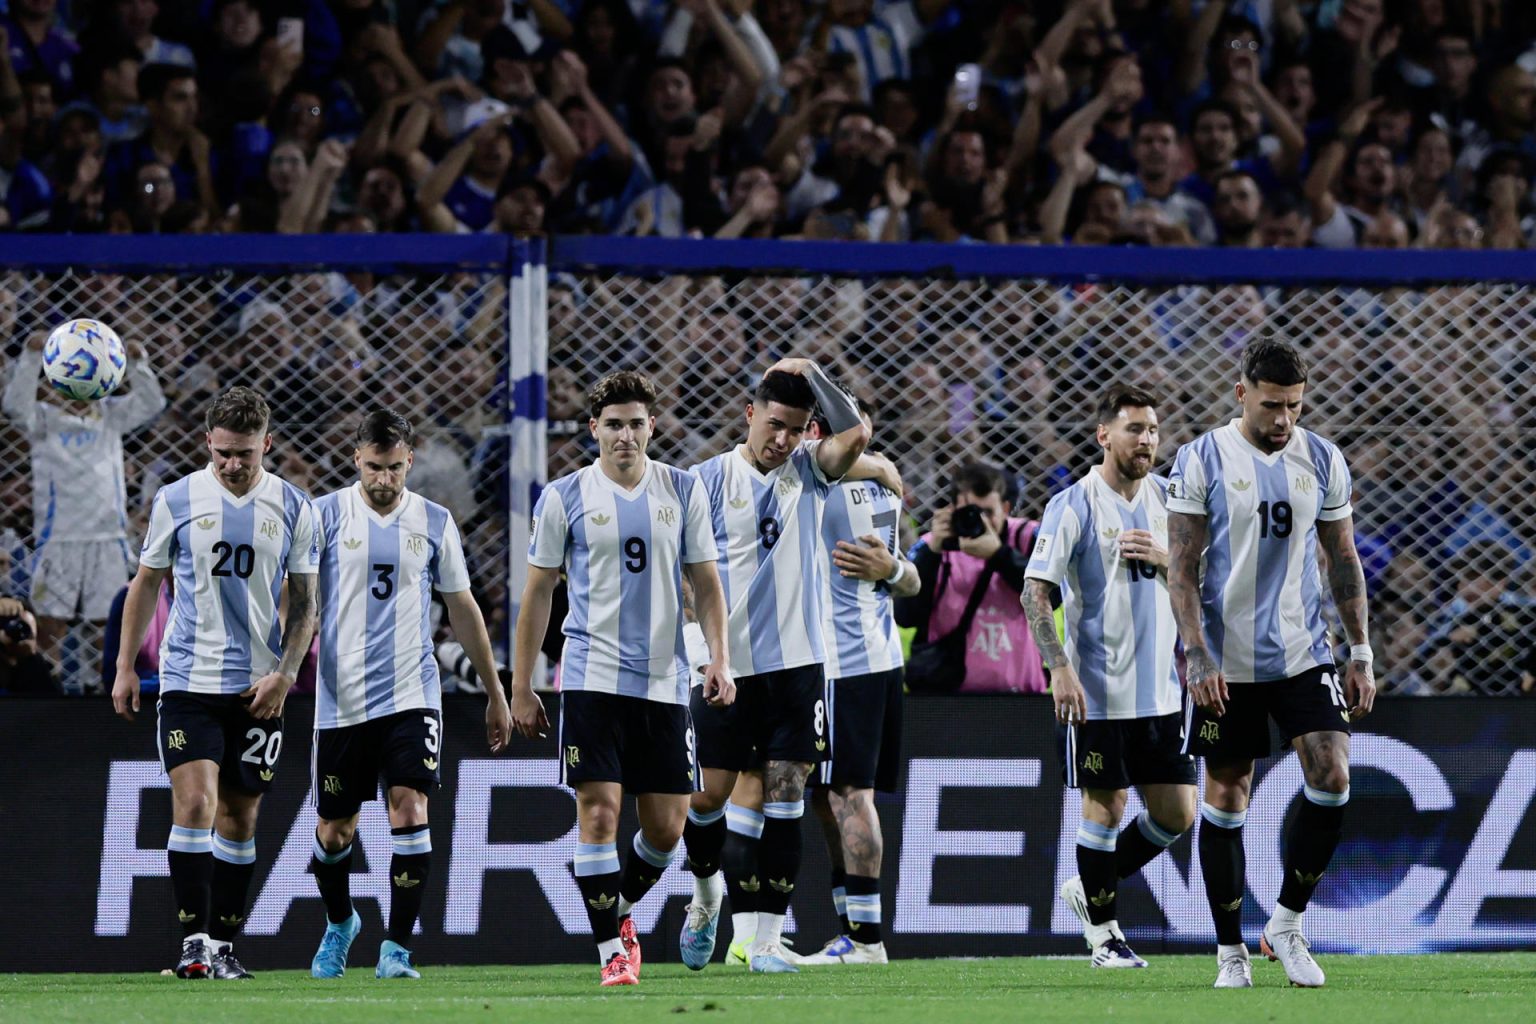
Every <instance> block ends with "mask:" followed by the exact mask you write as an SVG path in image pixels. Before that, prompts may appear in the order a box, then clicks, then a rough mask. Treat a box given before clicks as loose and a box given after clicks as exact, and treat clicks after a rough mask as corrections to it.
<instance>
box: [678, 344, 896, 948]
mask: <svg viewBox="0 0 1536 1024" xmlns="http://www.w3.org/2000/svg"><path fill="white" fill-rule="evenodd" d="M818 407H819V408H820V409H821V410H822V412H823V413H824V414H825V415H826V417H827V420H828V422H829V425H830V429H831V431H832V433H831V435H830V436H829V437H826V438H823V439H822V440H808V439H806V432H807V430H808V429H809V426H810V420H811V413H812V411H813V410H814V409H815V408H818ZM745 418H746V422H747V437H746V441H745V442H744V443H742V444H739V445H737V446H736V447H734V448H732V449H731V450H730V451H727V452H724V453H722V454H720V455H717V456H715V457H714V458H712V459H709V460H707V461H705V462H704V463H702V464H700V465H699V466H697V467H695V470H694V472H695V473H697V474H698V477H699V479H700V480H701V481H703V484H704V489H705V492H706V493H707V494H708V497H709V508H710V515H711V519H712V523H713V528H714V536H715V541H716V544H717V545H718V547H719V551H720V575H721V578H722V580H723V581H724V584H725V588H726V593H727V597H728V600H729V603H730V653H731V671H732V673H733V674H734V675H735V677H736V680H737V687H738V698H737V701H736V703H735V705H733V706H732V707H730V708H713V707H709V706H707V704H706V703H705V702H704V701H703V699H702V695H701V694H698V693H696V694H695V696H694V699H693V712H694V724H695V727H696V728H697V729H698V738H699V762H700V764H701V765H703V768H704V788H703V790H702V791H701V792H699V793H696V794H694V797H693V800H692V802H691V806H690V807H689V810H688V827H687V829H686V830H685V832H684V839H685V840H686V842H687V845H688V866H689V869H690V870H691V871H692V872H693V875H694V895H693V901H692V902H691V903H690V904H689V908H688V917H687V919H686V920H685V921H684V923H683V930H682V935H681V937H680V939H679V944H680V946H681V949H682V956H683V962H684V963H685V964H687V965H688V966H689V967H691V968H693V969H694V970H702V969H703V968H704V967H705V965H707V964H708V963H709V960H710V957H711V956H712V955H713V953H714V947H715V933H716V929H717V927H718V921H719V915H720V906H721V901H722V893H721V885H720V879H719V875H720V872H721V869H722V868H723V869H724V874H725V876H726V879H727V880H728V881H730V882H731V883H732V885H733V886H737V887H738V888H739V887H740V886H742V885H743V884H745V885H746V886H752V885H757V886H758V887H759V888H758V891H757V893H756V904H757V911H756V914H755V920H754V928H753V931H752V944H751V947H750V950H749V952H748V955H747V960H748V966H749V967H750V968H751V969H752V970H754V971H762V972H768V973H790V972H794V971H795V970H796V968H795V966H794V965H793V964H792V963H791V962H790V961H789V959H788V957H787V956H786V955H785V953H784V950H783V948H782V946H781V940H782V931H783V927H784V918H785V916H786V915H787V914H788V912H789V901H790V895H791V893H793V891H794V888H795V882H796V878H797V877H798V875H799V873H800V857H801V839H800V819H801V817H802V816H803V814H804V809H805V800H804V797H805V780H806V776H807V775H808V774H809V773H810V770H811V767H812V765H813V764H815V763H817V762H819V761H822V760H825V759H826V753H827V734H826V733H827V728H826V727H827V722H826V714H827V704H826V699H825V689H824V682H823V673H822V663H823V662H824V661H825V660H826V650H825V641H824V638H823V635H822V624H823V618H824V615H823V609H822V594H821V587H820V584H819V577H818V573H820V572H821V571H822V570H821V568H820V564H819V560H818V551H819V550H820V543H821V541H820V533H821V516H822V510H823V508H824V507H825V505H826V500H827V495H828V492H829V490H830V488H831V486H832V485H833V484H834V483H835V482H837V481H838V480H839V479H841V478H842V477H843V476H844V475H845V474H848V473H849V471H850V470H853V469H854V468H855V466H856V464H858V463H859V460H860V456H861V455H862V453H863V451H864V448H865V446H866V445H867V444H868V443H869V427H868V426H867V425H866V424H865V423H864V421H863V419H861V418H860V416H859V410H858V406H857V404H856V403H855V401H854V400H853V398H852V397H851V396H849V395H848V394H847V393H845V392H844V391H843V390H842V389H840V388H838V387H837V385H835V384H833V383H832V381H831V380H830V379H828V378H827V376H826V374H825V373H823V372H822V370H821V368H820V367H818V366H817V365H816V364H815V363H813V362H811V361H810V360H808V359H785V360H781V361H780V362H778V363H776V364H774V365H773V366H772V367H770V368H769V369H768V372H767V373H765V374H764V376H763V379H762V382H761V383H760V384H759V385H758V387H757V390H756V392H755V393H754V395H753V397H752V399H751V400H750V401H749V402H748V403H747V407H746V412H745ZM877 463H878V465H877ZM869 466H870V467H873V468H870V469H869V470H868V474H861V475H873V474H874V473H877V472H879V471H880V470H885V471H887V472H889V475H890V476H892V477H894V472H892V471H890V466H889V462H888V460H874V459H871V460H870V463H869ZM896 486H899V483H897V484H896ZM742 772H749V773H751V774H752V775H753V776H754V779H753V781H754V782H755V783H757V786H756V787H754V790H755V791H760V792H761V794H762V801H763V804H762V809H761V811H760V812H759V811H757V809H756V808H752V807H735V806H734V805H733V809H732V810H731V811H729V812H728V810H727V807H726V803H727V801H728V800H729V798H730V796H731V791H732V788H733V787H734V786H735V784H736V779H737V775H738V774H739V773H742ZM745 891H747V892H748V893H750V889H747V890H745ZM732 895H733V898H735V897H736V895H737V893H736V892H733V894H732ZM746 898H748V899H750V898H751V897H750V895H749V896H747V897H746ZM742 931H743V932H744V929H742ZM736 938H738V939H744V938H745V935H744V934H738V935H737V936H736Z"/></svg>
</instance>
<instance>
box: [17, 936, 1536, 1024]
mask: <svg viewBox="0 0 1536 1024" xmlns="http://www.w3.org/2000/svg"><path fill="white" fill-rule="evenodd" d="M1320 962H1321V963H1322V965H1323V968H1324V969H1325V970H1326V971H1327V972H1328V987H1327V988H1325V989H1323V990H1321V991H1304V990H1301V989H1293V988H1290V987H1289V986H1287V985H1286V982H1285V974H1284V973H1283V972H1282V971H1281V969H1280V965H1279V964H1272V963H1269V962H1268V961H1264V960H1256V961H1255V962H1254V985H1255V987H1254V988H1253V989H1252V990H1249V991H1237V992H1230V991H1228V992H1216V991H1213V990H1212V989H1211V988H1210V985H1211V981H1212V980H1213V979H1214V977H1215V957H1214V956H1163V957H1157V958H1156V960H1155V961H1154V962H1153V965H1152V966H1151V967H1150V968H1148V969H1147V970H1144V971H1095V970H1092V969H1091V968H1089V966H1088V963H1087V961H1086V960H1056V959H1038V958H1031V959H996V960H908V961H901V962H897V963H893V964H891V965H890V966H889V967H887V968H878V967H841V968H818V969H814V970H805V971H803V972H801V973H800V974H799V975H795V976H780V977H772V976H765V975H748V974H746V973H745V972H744V971H743V970H741V969H740V968H734V969H731V968H726V967H724V966H723V965H721V964H718V963H717V964H713V965H711V966H710V968H709V969H708V970H707V971H705V972H704V973H702V974H692V973H690V972H689V971H688V970H687V969H685V968H683V967H681V966H679V965H677V964H647V965H646V966H645V968H644V973H643V980H642V982H641V984H640V986H639V987H638V988H632V989H620V990H616V991H610V990H604V989H599V988H598V986H597V967H596V966H595V965H589V966H579V967H571V966H565V967H431V966H427V967H424V968H423V972H424V977H423V978H422V980H421V981H416V982H409V981H395V982H382V981H376V980H375V979H374V977H373V971H372V968H371V967H364V966H363V965H357V966H354V967H353V968H352V969H351V970H350V971H349V972H348V975H347V977H345V978H342V979H339V980H337V981H332V982H318V981H314V980H312V979H311V978H310V977H309V976H308V975H307V974H303V973H300V972H298V971H264V972H261V974H260V975H259V976H258V977H257V978H255V979H254V980H252V981H249V982H216V981H200V982H184V981H178V980H176V979H175V978H166V977H160V976H155V975H137V976H125V975H112V974H63V975H42V974H12V975H0V1021H3V1022H6V1024H10V1022H12V1021H16V1022H21V1021H28V1022H30V1021H37V1022H40V1024H41V1022H69V1021H146V1022H154V1024H164V1022H168V1021H171V1022H174V1021H220V1020H223V1021H230V1022H232V1024H266V1022H274V1024H300V1022H317V1024H353V1022H356V1024H381V1022H385V1021H407V1022H412V1024H427V1022H458V1021H466V1022H467V1021H483V1022H492V1021H496V1022H501V1021H516V1022H518V1024H538V1022H552V1024H585V1022H588V1021H620V1022H623V1024H638V1022H646V1021H670V1022H672V1024H678V1021H680V1020H682V1021H693V1022H695V1024H706V1022H707V1024H731V1022H735V1024H748V1022H751V1024H817V1022H822V1021H826V1022H836V1024H866V1022H867V1024H892V1022H896V1021H920V1022H922V1024H948V1022H951V1021H953V1022H957V1024H992V1022H1008V1024H1020V1022H1027V1024H1038V1022H1052V1021H1061V1022H1082V1021H1098V1020H1106V1019H1107V1020H1117V1021H1143V1020H1144V1021H1170V1022H1175V1024H1207V1022H1209V1024H1231V1022H1233V1021H1239V1022H1240V1021H1254V1022H1265V1024H1268V1022H1270V1021H1279V1022H1284V1021H1296V1022H1306V1024H1317V1022H1319V1021H1329V1020H1336V1021H1348V1022H1349V1024H1371V1022H1378V1021H1379V1022H1390V1024H1409V1022H1414V1021H1431V1022H1436V1024H1473V1022H1477V1021H1498V1022H1501V1024H1502V1022H1509V1021H1515V1020H1525V1019H1529V1017H1528V1016H1527V1015H1528V1014H1529V1013H1530V1012H1531V1006H1532V1005H1533V1003H1536V954H1525V953H1501V954H1481V955H1459V954H1457V955H1453V954H1442V955H1438V956H1373V957H1350V956H1324V957H1321V958H1320Z"/></svg>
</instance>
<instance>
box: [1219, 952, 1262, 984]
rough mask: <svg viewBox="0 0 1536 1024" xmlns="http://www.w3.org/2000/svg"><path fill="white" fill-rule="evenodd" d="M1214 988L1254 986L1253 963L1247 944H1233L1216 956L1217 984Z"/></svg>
mask: <svg viewBox="0 0 1536 1024" xmlns="http://www.w3.org/2000/svg"><path fill="white" fill-rule="evenodd" d="M1211 987H1212V988H1253V965H1252V964H1251V963H1250V962H1249V960H1248V947H1247V946H1231V947H1229V948H1228V949H1226V950H1225V951H1224V952H1222V953H1220V954H1219V955H1218V956H1217V958H1216V984H1214V985H1212V986H1211Z"/></svg>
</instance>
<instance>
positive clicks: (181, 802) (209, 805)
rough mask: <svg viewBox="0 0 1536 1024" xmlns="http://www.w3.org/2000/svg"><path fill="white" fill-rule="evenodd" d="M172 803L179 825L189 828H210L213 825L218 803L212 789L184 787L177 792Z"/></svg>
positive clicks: (196, 786) (195, 786)
mask: <svg viewBox="0 0 1536 1024" xmlns="http://www.w3.org/2000/svg"><path fill="white" fill-rule="evenodd" d="M171 802H172V804H173V807H174V812H175V818H176V823H177V824H178V825H185V826H187V827H188V828H208V827H210V826H212V825H213V818H214V810H215V809H216V807H217V805H218V801H217V798H216V797H215V796H214V792H213V790H212V789H209V788H206V787H203V786H198V785H191V786H182V787H180V788H178V789H177V790H176V792H175V794H174V795H173V798H172V801H171Z"/></svg>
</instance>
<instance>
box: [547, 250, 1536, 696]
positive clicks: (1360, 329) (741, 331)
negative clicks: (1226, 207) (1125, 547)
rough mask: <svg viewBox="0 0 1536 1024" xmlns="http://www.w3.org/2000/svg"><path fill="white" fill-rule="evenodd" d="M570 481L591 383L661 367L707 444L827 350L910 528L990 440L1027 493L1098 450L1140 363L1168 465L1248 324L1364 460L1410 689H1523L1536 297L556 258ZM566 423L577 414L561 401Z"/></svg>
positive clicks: (1363, 536)
mask: <svg viewBox="0 0 1536 1024" xmlns="http://www.w3.org/2000/svg"><path fill="white" fill-rule="evenodd" d="M549 306H550V369H549V418H550V421H551V429H550V435H551V436H550V465H549V473H550V477H551V478H553V477H555V476H557V475H559V474H561V473H565V472H568V471H569V470H571V469H572V468H574V467H575V466H577V465H579V464H580V463H582V462H583V461H584V460H586V459H588V458H590V456H591V454H592V452H591V449H590V441H589V439H588V437H587V436H586V430H585V426H584V424H585V420H584V417H585V415H586V413H585V411H584V407H583V404H582V389H583V388H584V387H585V386H586V385H588V384H589V383H590V382H591V381H592V380H594V379H595V378H596V377H597V376H599V375H600V374H602V373H604V372H607V371H609V370H612V369H615V368H619V367H636V366H638V367H643V368H646V369H647V370H648V371H649V372H651V373H652V374H654V375H655V377H656V378H657V380H658V382H659V384H660V385H661V387H662V389H663V393H664V395H665V396H666V407H665V409H664V410H663V414H662V415H661V416H660V417H658V428H657V429H658V432H657V437H656V440H655V441H654V442H653V453H654V454H655V455H656V456H657V457H659V458H661V459H663V460H667V461H672V462H675V463H677V464H679V465H683V466H688V465H692V464H693V463H695V462H697V461H699V460H701V459H703V458H705V457H707V456H708V455H711V454H714V453H716V452H719V451H721V450H724V449H725V448H727V447H729V446H730V445H732V444H734V443H736V442H738V441H739V440H741V439H742V437H743V436H744V432H745V425H744V423H743V420H742V414H743V407H744V404H745V401H746V398H747V396H748V395H749V393H750V389H751V388H752V386H753V385H754V383H755V381H756V379H757V377H758V376H759V375H760V373H761V372H762V370H763V369H764V368H765V367H766V366H768V365H770V364H771V363H772V362H773V361H774V360H776V359H777V358H779V357H781V356H786V355H796V356H809V357H811V358H814V359H817V360H819V361H820V362H821V363H822V365H823V366H825V367H827V368H828V369H829V370H831V371H832V372H833V373H834V374H835V375H836V376H838V377H840V378H841V379H842V380H844V381H845V382H846V383H848V384H849V385H850V386H851V387H853V388H854V390H856V391H857V392H858V393H859V394H860V395H862V396H863V397H865V398H867V399H868V400H870V401H871V402H873V403H874V405H875V406H876V409H877V414H876V426H875V445H876V446H877V447H879V448H881V449H883V450H884V451H886V452H887V453H889V454H891V455H892V456H894V457H895V458H896V460H897V462H898V464H899V465H900V467H901V470H902V473H903V476H904V478H905V481H906V484H907V502H908V508H909V511H910V513H911V519H912V523H911V525H912V526H913V527H914V528H916V529H919V530H920V529H926V527H927V523H928V521H929V519H930V517H931V515H932V512H933V510H934V509H935V508H936V507H938V506H940V505H941V504H943V503H944V502H945V500H946V497H945V495H946V474H947V473H948V472H949V471H950V470H951V469H952V468H953V467H955V466H956V465H957V464H959V463H960V462H962V461H965V460H969V459H979V460H984V461H988V462H992V463H995V464H998V465H1000V466H1003V467H1005V468H1007V469H1008V470H1011V471H1012V472H1013V473H1014V474H1016V476H1017V479H1018V485H1019V497H1018V500H1017V502H1016V505H1015V507H1016V509H1017V510H1018V512H1019V514H1022V515H1027V516H1029V517H1031V518H1038V516H1039V514H1040V512H1041V510H1042V509H1043V508H1044V506H1045V503H1046V500H1047V499H1048V498H1049V497H1050V495H1051V494H1052V493H1054V491H1055V490H1057V489H1059V488H1060V487H1062V486H1064V485H1065V484H1067V483H1068V482H1070V481H1071V480H1073V479H1075V478H1076V477H1077V476H1079V475H1080V474H1081V473H1082V472H1084V471H1085V470H1086V468H1087V467H1088V466H1089V465H1091V464H1093V463H1095V462H1097V461H1098V458H1099V450H1098V448H1097V446H1096V445H1095V443H1094V424H1093V418H1094V408H1095V401H1096V397H1097V395H1098V393H1099V392H1100V391H1101V389H1102V388H1103V387H1104V386H1105V385H1106V384H1108V383H1110V382H1112V381H1117V380H1123V381H1129V382H1136V383H1140V384H1142V385H1144V386H1146V387H1149V388H1150V389H1151V390H1152V391H1153V392H1154V393H1155V394H1156V395H1158V396H1159V398H1160V399H1161V402H1162V405H1161V410H1160V411H1161V419H1162V447H1161V451H1160V455H1159V458H1160V461H1161V462H1162V466H1161V467H1160V469H1161V471H1163V472H1166V470H1167V468H1168V465H1169V463H1171V461H1172V458H1173V455H1174V453H1175V452H1176V451H1177V449H1178V446H1179V445H1180V444H1182V443H1184V442H1185V441H1188V440H1190V439H1191V438H1193V437H1194V436H1195V435H1196V434H1198V433H1200V432H1202V431H1205V430H1208V429H1211V428H1212V427H1215V426H1218V425H1220V424H1221V423H1223V422H1226V421H1227V420H1229V419H1231V418H1232V417H1234V416H1235V415H1236V411H1237V405H1236V400H1235V398H1234V396H1233V393H1232V389H1233V384H1234V382H1235V380H1236V377H1237V370H1236V367H1237V358H1238V354H1239V353H1240V351H1241V350H1242V347H1243V345H1244V344H1245V343H1246V342H1247V341H1248V340H1249V339H1251V338H1255V337H1262V336H1273V337H1279V338H1284V339H1287V340H1289V341H1292V342H1293V343H1295V344H1297V345H1298V346H1300V347H1301V349H1302V350H1303V351H1304V352H1305V353H1306V355H1307V357H1308V359H1309V360H1310V363H1311V382H1310V385H1309V387H1308V393H1307V408H1306V410H1305V412H1304V415H1303V424H1304V425H1305V426H1307V427H1309V428H1310V429H1312V430H1315V431H1317V432H1318V433H1320V434H1322V435H1324V436H1326V437H1329V438H1331V439H1333V440H1335V441H1337V442H1338V443H1339V444H1340V445H1341V446H1342V447H1343V449H1344V452H1345V454H1346V456H1347V458H1348V460H1349V462H1350V465H1351V467H1352V468H1353V471H1354V477H1355V528H1356V531H1357V536H1358V542H1359V545H1360V548H1361V552H1362V555H1363V556H1364V560H1365V563H1366V566H1367V576H1368V582H1369V588H1370V592H1371V595H1372V602H1371V619H1372V635H1373V640H1374V644H1375V648H1376V651H1377V657H1378V665H1377V668H1378V675H1379V677H1381V678H1382V679H1383V680H1384V681H1385V682H1386V683H1387V686H1388V688H1389V691H1392V692H1398V693H1413V694H1430V693H1457V692H1468V691H1483V692H1491V693H1519V692H1522V688H1523V685H1522V684H1528V683H1529V681H1530V680H1531V678H1532V676H1531V671H1532V670H1533V669H1536V631H1533V627H1536V573H1533V572H1532V571H1530V570H1532V569H1536V563H1533V561H1532V557H1531V556H1532V553H1533V547H1532V540H1533V539H1536V500H1533V498H1532V492H1531V490H1530V488H1528V487H1526V486H1524V482H1525V481H1526V480H1527V479H1529V475H1530V474H1529V472H1528V469H1529V463H1530V462H1531V460H1532V455H1531V452H1530V450H1529V448H1528V447H1527V446H1526V445H1523V444H1522V443H1521V438H1522V437H1529V436H1531V433H1530V432H1531V428H1532V427H1533V426H1536V423H1533V422H1532V419H1533V413H1532V411H1531V410H1532V409H1533V408H1536V406H1533V405H1532V401H1531V398H1530V397H1529V395H1528V391H1529V390H1530V388H1531V384H1530V383H1529V382H1530V380H1531V372H1530V364H1531V362H1532V359H1533V358H1536V357H1533V355H1532V352H1533V350H1532V347H1531V343H1532V322H1533V316H1536V313H1533V307H1532V303H1531V296H1530V294H1529V293H1528V292H1527V291H1526V290H1525V289H1524V288H1519V287H1505V286H1488V285H1478V286H1470V285H1469V286H1463V285H1456V286H1444V287H1429V288H1414V289H1409V288H1359V287H1353V286H1350V287H1296V288H1282V287H1267V286H1254V285H1245V284H1236V285H1226V286H1213V287H1203V286H1196V285H1187V286H1178V287H1140V286H1116V285H1107V284H1102V283H1078V284H1066V285H1063V284H1052V283H1039V282H1031V281H1020V280H1004V281H999V280H982V279H975V280H963V279H953V278H950V279H933V278H917V277H912V278H882V279H871V278H867V277H866V278H856V277H847V276H842V277H840V276H833V275H821V276H783V275H778V276H771V275H761V274H759V275H752V274H738V275H734V276H732V275H725V276H715V275H705V274H695V275H689V276H656V275H651V276H641V275H637V274H632V273H615V272H610V271H604V272H601V273H588V274H582V275H577V276H572V275H568V274H557V275H555V276H554V277H553V278H552V279H551V283H550V288H549ZM562 421H563V422H562Z"/></svg>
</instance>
